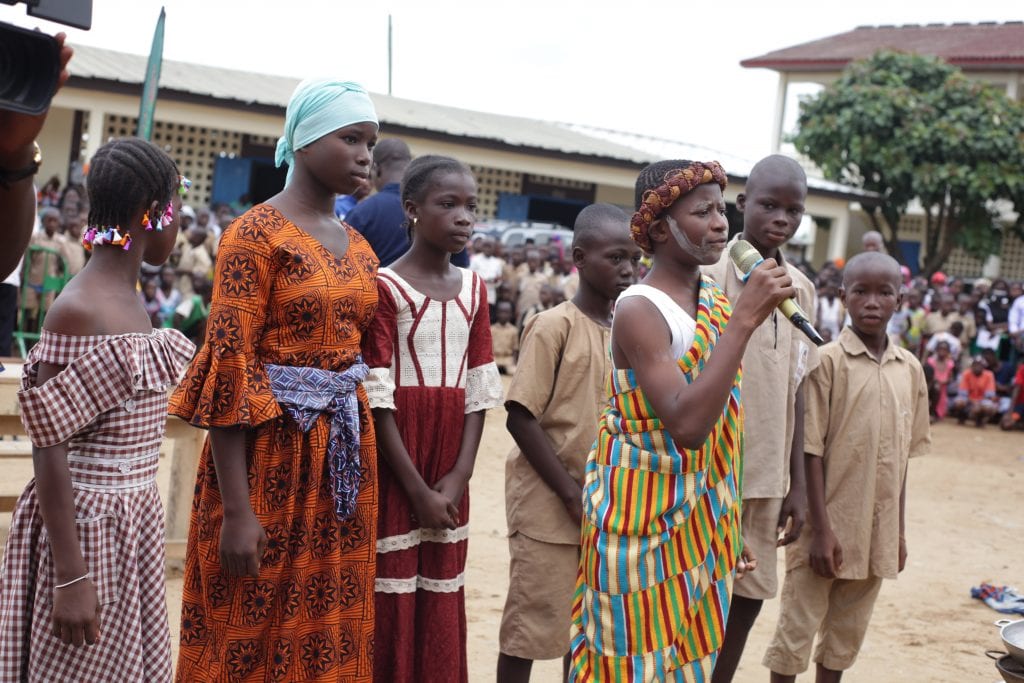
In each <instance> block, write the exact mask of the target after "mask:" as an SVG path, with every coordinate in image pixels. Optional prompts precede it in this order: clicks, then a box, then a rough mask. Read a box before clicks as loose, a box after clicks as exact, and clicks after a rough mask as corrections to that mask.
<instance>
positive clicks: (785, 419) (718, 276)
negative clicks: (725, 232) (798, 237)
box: [701, 237, 818, 498]
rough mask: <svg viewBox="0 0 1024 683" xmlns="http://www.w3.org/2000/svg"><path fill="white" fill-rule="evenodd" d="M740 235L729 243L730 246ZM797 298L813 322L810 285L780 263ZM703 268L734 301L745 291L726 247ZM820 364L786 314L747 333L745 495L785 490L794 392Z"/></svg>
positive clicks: (778, 493) (773, 495)
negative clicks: (723, 251) (790, 281)
mask: <svg viewBox="0 0 1024 683" xmlns="http://www.w3.org/2000/svg"><path fill="white" fill-rule="evenodd" d="M737 239H738V237H735V238H733V239H732V241H730V243H729V246H730V247H731V246H732V244H733V243H734V242H736V240H737ZM783 264H784V265H785V266H786V270H787V271H788V272H789V275H790V277H792V278H793V285H794V287H795V288H796V300H797V303H799V304H800V308H802V309H804V312H805V313H807V317H808V319H809V320H810V322H811V324H812V325H813V324H814V316H815V312H816V311H817V295H816V293H815V290H814V285H813V284H812V283H811V281H810V280H808V279H807V276H806V275H804V274H803V273H802V272H800V270H799V269H798V268H796V267H795V266H793V265H791V264H789V263H787V262H785V261H783ZM701 270H703V271H704V273H705V274H706V275H709V276H711V277H712V278H713V279H714V280H715V282H717V283H718V286H719V287H721V288H722V291H724V292H725V295H726V296H727V297H728V298H729V301H731V302H732V303H733V305H735V304H736V300H737V299H738V298H739V296H740V293H741V292H742V291H743V287H744V283H743V271H741V270H740V269H739V268H737V267H736V265H735V264H734V263H733V262H732V260H731V259H730V258H729V251H728V250H726V252H725V253H724V254H722V258H721V259H720V260H719V261H718V263H716V264H715V265H713V266H706V267H704V268H702V269H701ZM817 364H818V352H817V347H816V346H815V345H814V344H813V343H812V342H811V341H810V340H809V339H807V337H806V336H804V333H803V332H801V331H800V330H798V329H797V328H796V327H794V326H793V325H792V324H791V323H790V322H789V321H788V320H786V318H785V316H783V315H782V314H781V313H780V312H778V311H773V312H772V314H771V315H770V316H768V318H766V319H765V321H764V322H763V323H761V324H760V325H759V326H758V328H757V329H756V330H755V331H754V334H753V335H751V337H750V341H749V342H748V343H747V350H746V351H745V352H744V354H743V386H742V388H741V391H740V400H741V402H742V404H743V497H744V498H783V497H784V496H785V495H786V493H787V492H788V490H789V455H790V451H791V450H792V448H793V430H794V422H795V419H796V405H795V402H796V392H797V389H799V388H800V383H801V382H802V381H803V379H804V377H806V376H807V373H808V372H810V371H811V370H812V369H814V367H815V366H817Z"/></svg>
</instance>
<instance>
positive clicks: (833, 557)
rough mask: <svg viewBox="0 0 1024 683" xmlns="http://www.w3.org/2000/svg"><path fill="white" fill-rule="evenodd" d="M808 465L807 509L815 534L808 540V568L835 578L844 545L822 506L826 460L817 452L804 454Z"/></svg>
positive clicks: (826, 576) (840, 562)
mask: <svg viewBox="0 0 1024 683" xmlns="http://www.w3.org/2000/svg"><path fill="white" fill-rule="evenodd" d="M804 464H805V466H806V468H807V511H808V515H809V517H810V521H811V526H812V527H813V528H814V537H813V538H812V540H811V558H810V561H811V569H812V570H814V573H816V574H818V575H819V576H823V577H825V578H826V579H834V578H836V573H837V572H838V571H839V569H840V567H842V566H843V549H842V547H840V545H839V539H837V538H836V535H835V533H834V532H833V531H832V524H831V522H830V521H829V518H828V510H827V509H826V507H825V463H824V462H823V461H822V459H821V458H820V457H819V456H817V455H812V454H810V453H807V454H806V455H805V456H804Z"/></svg>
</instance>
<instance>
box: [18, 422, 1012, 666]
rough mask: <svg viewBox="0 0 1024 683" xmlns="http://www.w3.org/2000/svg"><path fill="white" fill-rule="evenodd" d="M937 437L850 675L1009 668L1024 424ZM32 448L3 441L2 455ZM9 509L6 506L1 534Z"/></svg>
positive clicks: (487, 599) (481, 546) (478, 529)
mask: <svg viewBox="0 0 1024 683" xmlns="http://www.w3.org/2000/svg"><path fill="white" fill-rule="evenodd" d="M504 418H505V416H504V412H503V411H501V410H495V411H493V412H492V413H491V414H490V415H489V417H488V420H487V427H486V429H485V432H484V439H483V443H482V445H481V449H480V454H479V458H478V460H477V467H476V473H475V475H474V477H473V481H472V484H471V491H472V506H473V507H472V515H471V522H470V525H471V530H472V531H471V534H470V545H469V569H468V571H467V579H466V601H467V605H468V618H469V660H470V672H471V675H470V680H472V681H490V680H493V679H494V666H495V661H496V657H497V633H498V624H499V622H500V619H501V610H502V606H503V604H504V596H505V590H506V587H507V581H508V578H507V577H508V573H507V572H508V545H507V543H506V539H505V507H504V481H503V480H504V460H505V456H506V454H507V452H508V450H509V448H510V445H511V438H510V437H509V436H508V434H507V433H506V431H505V429H504ZM8 438H9V437H8ZM933 442H934V444H933V452H932V455H931V456H929V457H927V458H923V459H919V460H916V461H914V462H913V463H912V464H911V468H910V481H909V490H908V512H907V515H908V532H907V533H908V541H909V561H908V567H907V569H906V571H904V573H903V574H902V575H901V576H900V578H899V580H898V581H892V582H886V583H885V585H884V586H883V588H882V593H881V596H880V597H879V599H878V603H877V606H876V608H875V614H874V618H873V620H872V624H871V627H870V630H869V632H868V636H867V641H866V643H865V645H864V648H863V650H862V652H861V655H860V659H859V660H858V662H857V664H856V665H855V666H854V668H853V669H852V670H851V671H850V672H849V673H848V674H847V675H846V676H845V677H844V680H845V681H851V682H853V683H857V682H858V681H859V682H863V683H867V682H871V683H875V682H878V681H921V682H925V681H927V682H940V681H942V682H947V681H948V682H949V683H959V682H960V681H968V680H969V681H997V680H999V676H998V674H997V672H996V670H995V668H994V665H993V663H992V662H991V661H990V660H988V659H987V658H986V657H985V655H984V651H985V650H986V649H991V648H999V647H1000V646H1001V641H1000V639H999V634H998V630H997V629H996V628H995V627H994V626H993V625H992V622H993V621H995V620H996V619H998V618H1000V616H1001V615H999V614H997V613H996V612H994V611H993V610H991V609H989V608H988V607H986V606H985V605H983V604H982V603H980V602H978V601H975V600H972V599H971V598H970V595H969V589H970V587H971V586H973V585H977V584H978V583H980V582H982V581H989V582H991V583H997V584H1010V585H1017V586H1024V548H1022V546H1021V543H1020V539H1021V537H1022V534H1024V514H1022V513H1021V502H1022V495H1021V494H1022V485H1024V435H1021V434H1019V433H1018V434H1005V433H1001V432H1000V431H999V430H998V429H995V428H992V427H989V428H986V429H984V430H977V429H975V428H973V427H958V426H957V425H955V424H942V425H938V426H936V427H935V428H934V430H933ZM21 448H23V445H22V446H21V447H19V446H18V445H16V444H12V443H11V442H10V441H2V442H0V454H2V455H7V454H9V453H12V452H13V451H18V450H21ZM165 464H166V463H164V465H165ZM161 469H162V470H163V472H164V474H163V477H162V478H161V488H162V490H164V491H166V486H167V482H166V471H167V470H168V469H169V468H168V467H166V466H162V468H161ZM30 476H31V463H30V461H28V460H27V459H19V458H11V457H9V455H8V457H4V458H3V459H2V460H0V494H6V493H9V492H16V491H17V490H18V489H20V487H21V486H22V485H23V483H24V482H25V481H27V479H28V477H30ZM9 518H10V516H9V515H3V516H0V535H4V534H3V532H4V531H5V529H3V528H2V527H6V525H7V524H8V523H9ZM167 587H168V608H169V611H170V617H171V628H172V634H173V637H174V640H175V643H176V641H177V625H178V610H179V608H180V600H181V579H180V577H176V576H174V575H173V573H172V574H171V575H170V576H169V579H168V582H167ZM777 613H778V601H771V602H768V603H766V605H765V608H764V610H763V612H762V615H761V618H760V619H759V621H758V623H757V624H756V625H755V627H754V630H753V632H752V633H751V638H750V643H749V644H748V647H747V652H746V657H745V659H744V661H743V663H742V664H741V667H740V671H739V674H738V675H737V677H736V680H737V681H739V682H742V683H745V682H748V681H766V680H767V670H766V669H764V668H763V667H762V666H761V664H760V658H761V655H762V654H763V652H764V649H765V646H766V645H767V643H768V640H769V639H770V638H771V634H772V631H773V629H774V626H775V619H776V616H777ZM560 675H561V665H560V663H559V662H554V661H552V662H539V663H537V665H536V666H535V667H534V677H533V680H535V681H558V680H559V679H560ZM801 680H812V677H811V676H810V675H805V676H803V677H802V679H801Z"/></svg>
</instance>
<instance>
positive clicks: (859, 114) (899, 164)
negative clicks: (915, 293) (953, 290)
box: [793, 52, 1024, 275]
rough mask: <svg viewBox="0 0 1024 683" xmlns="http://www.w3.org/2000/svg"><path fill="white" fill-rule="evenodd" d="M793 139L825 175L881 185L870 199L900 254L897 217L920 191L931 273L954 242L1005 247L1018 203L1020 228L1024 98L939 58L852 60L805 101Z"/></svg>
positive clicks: (973, 247)
mask: <svg viewBox="0 0 1024 683" xmlns="http://www.w3.org/2000/svg"><path fill="white" fill-rule="evenodd" d="M793 142H794V144H795V145H796V148H797V150H798V151H799V152H800V153H802V154H804V155H806V156H807V157H808V158H809V159H811V160H812V161H813V162H814V163H815V164H817V165H818V167H819V168H820V169H821V170H822V172H823V173H824V174H825V176H826V177H828V178H830V179H832V180H837V181H840V182H844V183H847V184H850V185H854V186H857V187H861V188H864V189H866V190H871V191H874V192H877V193H878V194H879V195H881V200H880V201H879V202H878V203H877V205H874V206H868V205H865V207H864V208H865V210H867V211H868V214H869V216H870V217H871V221H872V222H873V223H874V226H875V228H876V229H878V230H879V231H880V232H882V234H883V235H885V236H886V244H887V246H888V248H889V251H890V253H892V254H893V255H895V256H897V258H900V253H899V248H898V241H899V239H900V235H899V224H900V219H901V218H902V216H903V215H904V214H906V212H907V209H908V207H909V206H910V205H911V202H913V200H914V199H915V198H916V199H918V200H919V201H920V204H921V208H922V209H923V210H924V213H925V237H924V245H923V246H924V249H923V251H924V254H925V255H924V263H923V264H922V266H923V270H924V272H925V274H927V275H930V274H931V273H933V272H935V271H936V270H938V269H939V268H941V266H942V264H943V263H944V262H945V261H946V259H947V258H948V257H949V254H950V252H951V251H952V250H953V248H954V247H956V246H962V247H963V248H964V249H966V250H967V251H968V252H969V253H971V254H972V255H974V256H977V257H979V258H981V257H984V256H985V255H987V254H991V253H993V252H996V251H998V249H999V245H1000V243H1001V239H1002V232H1003V229H1004V228H1003V226H1002V225H1001V224H1000V223H999V222H998V220H997V219H998V218H999V217H1000V216H1001V215H1006V214H1007V213H1008V212H1009V209H1010V208H1011V206H1012V207H1015V209H1016V211H1017V213H1018V216H1019V217H1018V219H1017V221H1016V223H1015V224H1014V226H1013V229H1014V230H1016V231H1017V232H1018V234H1021V232H1022V226H1024V106H1022V105H1021V103H1019V102H1015V101H1013V100H1011V99H1010V98H1009V97H1007V96H1006V94H1005V93H1004V92H1003V91H1002V90H999V89H997V88H995V87H992V86H989V85H986V84H984V83H981V82H978V81H973V80H970V79H968V78H967V77H966V76H965V75H964V74H963V73H962V72H961V71H960V69H958V68H956V67H953V66H950V65H948V64H946V63H945V62H943V61H941V60H939V59H937V58H933V57H922V56H918V55H908V54H902V53H897V52H879V53H877V54H876V55H874V56H873V57H871V58H869V59H865V60H862V61H859V62H853V63H851V64H850V65H849V66H848V67H847V68H846V69H845V70H844V71H843V73H842V75H841V76H840V78H839V80H837V81H836V82H835V83H834V84H832V85H831V86H829V87H828V88H827V89H825V90H823V91H822V92H821V93H819V94H818V95H817V96H815V97H812V98H808V99H805V100H804V101H802V102H801V103H800V117H799V132H798V133H797V134H796V135H795V136H794V138H793ZM901 260H902V259H901Z"/></svg>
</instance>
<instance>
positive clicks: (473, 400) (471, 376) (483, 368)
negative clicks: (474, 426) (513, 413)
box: [466, 273, 504, 413]
mask: <svg viewBox="0 0 1024 683" xmlns="http://www.w3.org/2000/svg"><path fill="white" fill-rule="evenodd" d="M473 287H474V292H475V293H474V297H473V298H474V303H475V308H476V310H475V311H474V312H473V323H472V325H471V326H470V330H469V353H468V354H467V362H466V364H467V369H466V412H467V413H475V412H477V411H479V410H488V409H490V408H497V407H498V406H500V405H502V403H503V402H504V399H503V396H502V394H503V391H502V386H501V375H500V374H498V366H497V365H495V364H494V350H493V348H492V346H491V320H490V308H489V307H488V305H487V286H486V285H484V281H483V279H482V278H481V277H480V276H479V275H477V274H475V273H474V274H473Z"/></svg>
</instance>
